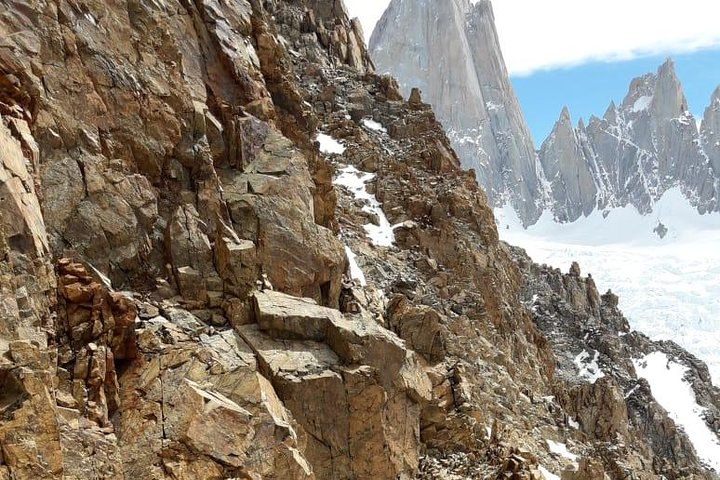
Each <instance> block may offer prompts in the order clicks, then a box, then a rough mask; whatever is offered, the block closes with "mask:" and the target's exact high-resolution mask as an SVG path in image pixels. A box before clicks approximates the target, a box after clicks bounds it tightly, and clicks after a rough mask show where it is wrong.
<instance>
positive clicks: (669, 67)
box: [657, 57, 677, 79]
mask: <svg viewBox="0 0 720 480" xmlns="http://www.w3.org/2000/svg"><path fill="white" fill-rule="evenodd" d="M657 77H658V78H662V77H671V78H675V79H677V74H676V73H675V62H674V61H673V59H672V58H670V57H668V58H666V59H665V62H664V63H663V64H662V65H660V67H659V68H658V71H657Z"/></svg>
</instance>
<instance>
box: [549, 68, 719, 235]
mask: <svg viewBox="0 0 720 480" xmlns="http://www.w3.org/2000/svg"><path fill="white" fill-rule="evenodd" d="M712 112H713V107H712V106H711V107H709V108H708V113H707V114H706V118H707V120H706V123H707V126H703V127H702V128H700V132H698V126H697V125H696V123H695V121H694V119H693V117H692V115H691V114H690V112H688V110H687V101H686V99H685V96H684V94H683V92H682V88H681V86H680V82H679V80H678V78H677V76H676V75H675V69H674V66H673V63H672V61H671V60H668V61H667V62H665V63H664V64H663V65H662V66H661V67H660V68H659V69H658V71H657V74H647V75H644V76H643V77H639V78H636V79H634V80H633V81H632V83H631V85H630V89H629V92H628V94H627V96H626V97H625V99H624V100H623V102H622V104H621V105H619V106H616V105H615V103H611V104H610V106H609V107H608V109H607V111H606V112H605V115H604V116H603V118H598V117H594V116H593V117H591V118H590V120H589V122H588V125H587V127H586V126H585V125H584V124H583V122H582V121H580V122H579V123H578V125H577V128H573V127H572V124H571V123H570V115H569V112H568V111H567V109H564V110H563V112H562V113H561V115H560V120H558V122H557V123H556V124H555V127H554V128H553V131H552V132H551V134H550V136H549V137H548V138H547V139H546V140H545V142H544V143H543V145H542V148H541V150H540V154H539V155H540V161H541V163H542V165H543V169H544V170H545V174H546V176H547V178H548V179H549V181H550V182H551V190H552V197H553V206H552V209H553V213H554V215H555V217H556V218H557V219H558V220H560V221H562V222H572V221H575V220H577V219H578V218H579V217H580V216H581V215H588V214H589V213H590V212H591V211H593V210H595V209H600V210H602V209H609V208H613V207H620V206H625V205H633V206H635V207H636V208H637V209H638V211H639V212H640V213H642V214H647V213H650V212H651V211H652V209H653V206H654V204H655V202H657V200H659V199H660V197H662V195H663V194H664V193H665V192H666V191H667V190H669V189H670V188H673V187H676V186H679V187H680V188H681V189H682V191H683V194H684V195H685V196H686V197H687V198H688V199H689V200H690V202H691V203H692V205H693V206H695V207H697V208H698V210H699V212H700V213H706V212H714V211H717V209H718V204H717V192H718V190H717V183H718V178H720V170H718V164H717V162H716V161H715V162H714V161H713V159H714V158H715V157H716V156H717V155H715V153H714V150H713V145H714V143H713V140H712V139H713V138H714V137H713V135H714V134H713V133H710V132H713V131H714V130H713V127H712V124H713V118H714V117H713V113H712Z"/></svg>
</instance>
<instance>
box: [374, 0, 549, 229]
mask: <svg viewBox="0 0 720 480" xmlns="http://www.w3.org/2000/svg"><path fill="white" fill-rule="evenodd" d="M370 50H371V53H372V58H373V61H374V62H375V65H376V66H377V68H378V70H379V71H381V72H388V73H390V74H392V75H393V76H395V77H396V78H397V79H398V81H399V83H400V86H401V89H402V91H403V93H404V94H405V95H408V94H409V93H410V89H411V88H413V87H418V88H419V89H420V90H421V91H422V93H423V95H424V98H425V99H426V100H428V101H429V103H430V104H432V105H433V108H434V109H435V111H436V113H437V115H438V118H439V120H440V121H441V122H442V123H443V125H444V126H445V128H446V130H447V132H448V136H449V138H450V140H451V142H452V145H453V147H454V148H455V150H456V152H457V153H458V156H459V158H460V161H461V163H462V165H463V166H464V167H465V168H472V169H475V172H476V174H477V178H478V181H479V183H480V184H481V186H482V187H483V188H484V190H485V192H486V193H487V195H488V199H489V201H490V202H491V204H493V205H499V204H504V203H507V202H508V201H509V202H510V203H512V204H513V205H514V206H515V208H516V210H517V211H518V212H519V214H520V217H521V218H522V219H523V220H524V221H526V222H528V223H532V222H534V221H535V220H536V219H537V218H538V217H539V212H540V209H541V203H542V198H543V185H544V182H543V181H541V176H542V171H541V169H540V168H539V165H538V163H537V161H536V154H535V150H534V147H533V142H532V138H531V136H530V133H529V130H528V128H527V125H526V124H525V120H524V118H523V116H522V113H521V111H520V106H519V104H518V101H517V98H516V97H515V95H514V93H513V90H512V87H511V85H510V81H509V79H508V73H507V70H506V68H505V63H504V60H503V58H502V53H501V51H500V44H499V41H498V37H497V31H496V29H495V20H494V16H493V12H492V6H491V4H490V2H489V1H488V0H481V1H479V2H474V3H473V2H471V1H470V0H450V1H443V2H436V1H431V0H422V1H407V0H393V1H392V2H390V5H389V6H388V8H387V10H386V11H385V13H384V15H383V17H382V19H381V20H380V21H379V22H378V24H377V26H376V28H375V31H374V32H373V34H372V38H371V39H370Z"/></svg>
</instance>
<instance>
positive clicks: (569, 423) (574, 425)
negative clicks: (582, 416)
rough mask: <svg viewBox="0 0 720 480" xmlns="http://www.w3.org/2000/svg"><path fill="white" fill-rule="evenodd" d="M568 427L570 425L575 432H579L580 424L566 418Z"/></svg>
mask: <svg viewBox="0 0 720 480" xmlns="http://www.w3.org/2000/svg"><path fill="white" fill-rule="evenodd" d="M568 425H570V426H571V427H572V428H574V429H575V430H580V422H578V421H577V420H575V419H574V418H570V417H568Z"/></svg>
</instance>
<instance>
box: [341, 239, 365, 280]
mask: <svg viewBox="0 0 720 480" xmlns="http://www.w3.org/2000/svg"><path fill="white" fill-rule="evenodd" d="M345 255H347V257H348V261H349V262H350V278H352V279H353V280H357V281H358V282H360V286H361V287H366V286H367V280H365V274H364V273H363V271H362V269H361V268H360V265H358V263H357V255H355V253H354V252H353V251H352V250H350V247H348V246H347V245H345Z"/></svg>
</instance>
